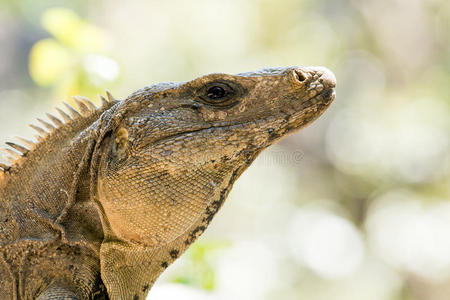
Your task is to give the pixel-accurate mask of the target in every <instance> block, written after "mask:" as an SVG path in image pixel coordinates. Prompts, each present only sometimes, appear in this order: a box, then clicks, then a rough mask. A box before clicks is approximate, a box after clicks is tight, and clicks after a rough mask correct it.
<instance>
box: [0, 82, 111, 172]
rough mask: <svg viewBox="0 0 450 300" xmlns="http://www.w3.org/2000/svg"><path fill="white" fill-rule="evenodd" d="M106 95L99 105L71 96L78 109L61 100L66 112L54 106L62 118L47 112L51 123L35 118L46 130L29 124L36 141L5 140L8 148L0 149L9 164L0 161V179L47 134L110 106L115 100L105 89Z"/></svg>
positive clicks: (83, 98) (46, 137)
mask: <svg viewBox="0 0 450 300" xmlns="http://www.w3.org/2000/svg"><path fill="white" fill-rule="evenodd" d="M106 95H107V98H108V100H106V99H105V98H104V97H103V96H100V95H99V98H100V101H101V106H100V107H97V106H96V105H95V104H94V103H92V102H91V101H90V100H89V99H87V98H85V97H81V96H73V97H72V99H73V100H74V101H75V102H76V103H77V105H78V110H77V109H75V108H74V107H72V106H70V105H69V104H67V103H65V102H63V104H64V106H65V107H66V109H67V112H68V113H66V112H65V111H64V110H62V109H60V108H56V110H57V111H58V113H59V114H60V115H61V118H62V120H60V119H59V118H57V117H56V116H54V115H52V114H49V113H47V117H48V119H49V120H50V121H51V122H52V123H53V124H51V123H49V122H47V121H44V120H42V119H40V118H37V120H38V122H39V123H41V124H42V125H43V126H44V127H45V128H46V129H47V130H45V129H43V128H41V127H39V126H36V125H34V124H30V127H31V128H33V129H34V130H36V131H37V133H38V134H37V135H36V139H37V142H33V141H30V140H27V139H24V138H21V137H16V139H17V140H18V141H19V142H20V143H16V142H9V141H8V142H6V145H7V146H9V148H3V149H0V150H2V151H3V152H5V153H6V155H5V156H4V158H6V159H7V160H8V162H9V164H5V163H0V179H1V178H2V177H3V176H4V175H5V174H6V173H8V172H10V171H11V170H12V169H13V168H14V166H15V165H17V164H19V163H20V162H21V160H23V159H26V158H25V157H26V156H27V155H28V154H29V153H30V152H32V151H34V150H35V149H36V148H37V147H38V146H39V145H40V144H43V143H45V142H46V140H47V139H48V136H50V135H52V134H55V133H57V132H58V131H59V130H62V129H63V128H65V127H66V126H73V124H74V122H80V121H83V120H84V119H86V118H89V117H90V116H91V115H92V114H93V113H95V112H97V111H98V110H106V109H108V108H110V107H111V106H112V105H113V104H114V103H116V102H117V100H116V99H115V98H114V97H113V96H112V95H111V93H109V92H108V91H106Z"/></svg>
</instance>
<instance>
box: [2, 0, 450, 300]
mask: <svg viewBox="0 0 450 300" xmlns="http://www.w3.org/2000/svg"><path fill="white" fill-rule="evenodd" d="M0 7H1V9H0V26H2V30H1V31H0V56H1V57H2V58H4V59H3V60H2V64H0V107H1V109H0V125H1V126H0V137H1V138H2V139H6V137H10V136H12V135H13V134H15V133H25V135H27V134H28V132H27V129H26V128H27V126H26V124H27V123H28V122H29V121H30V119H31V118H32V116H35V115H39V114H41V113H42V111H43V110H45V109H46V108H47V107H45V105H47V106H49V105H50V104H51V103H50V102H49V101H48V100H50V99H53V100H55V101H58V100H59V99H60V97H62V96H69V95H74V94H82V95H85V96H89V97H93V96H94V95H95V94H96V93H99V92H103V91H104V90H105V89H107V88H111V87H114V94H115V95H117V94H118V98H123V97H125V96H126V95H128V94H130V92H132V91H134V90H136V89H138V88H142V87H143V86H145V85H148V84H151V83H155V82H163V81H184V80H190V79H192V78H195V77H196V76H199V75H201V74H205V73H210V72H230V73H237V72H242V71H249V70H254V69H258V68H262V67H267V66H286V65H298V64H303V65H325V66H327V67H329V68H330V69H331V70H332V71H333V72H334V73H335V74H336V77H337V81H338V84H337V98H336V100H335V103H333V105H332V106H331V107H330V109H329V110H328V111H327V112H325V114H324V115H323V116H322V117H321V118H320V119H319V120H317V121H316V122H314V123H313V124H312V125H311V126H309V127H308V128H306V129H304V130H302V131H301V132H300V133H298V134H294V135H292V136H290V137H288V138H286V139H284V140H283V141H281V142H280V143H279V144H278V145H276V146H275V147H271V148H270V149H268V150H266V151H264V152H263V154H262V155H261V156H260V157H259V158H258V159H257V160H256V161H255V163H254V164H253V165H252V166H251V167H250V168H249V169H248V171H246V172H245V173H244V174H243V176H242V177H241V178H240V179H239V180H238V182H237V183H236V185H235V187H234V188H233V190H232V192H231V194H230V197H229V200H227V203H226V204H225V206H224V207H223V209H222V210H221V212H220V213H219V214H218V215H217V216H216V217H215V220H214V222H213V223H212V225H211V226H210V228H208V230H207V232H206V233H205V234H204V235H203V236H202V238H201V239H200V241H199V242H197V243H195V244H194V245H193V246H192V247H191V248H190V249H189V251H188V252H187V253H186V255H183V256H182V257H181V258H180V259H179V260H177V262H176V263H175V264H174V265H172V266H171V267H169V269H168V270H167V272H164V273H163V277H162V278H161V279H160V280H159V281H158V283H157V284H156V285H155V287H154V288H153V290H152V292H154V291H155V292H157V291H158V289H159V291H165V292H166V293H168V294H164V296H160V297H157V296H155V297H154V298H151V297H152V296H151V297H150V299H178V298H183V299H196V300H198V299H202V300H203V299H211V300H212V299H236V300H240V299H245V300H249V299H286V300H294V299H314V300H316V299H319V300H330V299H332V300H448V299H449V296H448V295H450V205H448V204H449V199H450V184H449V182H450V166H449V164H450V136H449V132H450V118H449V117H448V116H449V115H450V85H449V82H450V47H449V45H450V35H449V34H448V33H449V32H450V23H449V20H450V1H447V0H395V1H388V0H363V1H362V0H336V1H332V0H284V1H277V0H248V1H241V0H229V1H221V0H192V1H189V2H186V1H184V0H171V1H162V0H151V1H144V0H132V1H127V2H124V1H109V0H108V1H106V0H100V1H69V0H43V1H33V0H0ZM119 66H120V67H119ZM46 100H47V101H46ZM44 107H45V108H44ZM11 116H15V117H14V118H12V117H11ZM28 135H31V133H29V134H28ZM274 149H276V151H273V150H274ZM299 150H300V151H301V153H303V156H302V158H301V160H296V159H294V157H295V153H298V152H299ZM220 238H225V239H226V241H227V242H224V244H223V243H222V242H216V241H217V240H218V239H220ZM168 282H169V283H171V284H168ZM174 282H175V283H179V284H173V283H174ZM174 286H176V287H178V288H180V287H182V288H183V289H182V290H181V291H179V294H170V293H175V292H176V291H177V289H176V288H175V287H174ZM188 287H195V289H189V288H188ZM199 290H208V291H209V293H206V294H204V293H200V294H199V292H198V291H199Z"/></svg>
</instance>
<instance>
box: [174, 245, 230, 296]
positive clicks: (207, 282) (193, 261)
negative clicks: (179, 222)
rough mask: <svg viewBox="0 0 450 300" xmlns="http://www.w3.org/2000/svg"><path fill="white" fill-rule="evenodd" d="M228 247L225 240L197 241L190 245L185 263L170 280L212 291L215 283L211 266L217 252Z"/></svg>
mask: <svg viewBox="0 0 450 300" xmlns="http://www.w3.org/2000/svg"><path fill="white" fill-rule="evenodd" d="M227 247H230V242H227V241H212V240H209V241H199V242H197V243H195V244H193V245H192V247H190V248H189V249H188V250H187V251H186V253H185V254H184V255H185V256H186V261H187V263H186V264H185V265H184V266H183V267H182V269H181V270H179V273H178V274H174V276H173V277H172V279H171V281H172V282H175V283H181V284H186V285H191V286H195V287H198V288H202V289H205V290H207V291H212V290H214V288H215V285H216V284H217V282H216V278H215V275H214V268H213V266H212V263H213V259H214V258H216V257H217V252H218V251H221V250H224V249H226V248H227Z"/></svg>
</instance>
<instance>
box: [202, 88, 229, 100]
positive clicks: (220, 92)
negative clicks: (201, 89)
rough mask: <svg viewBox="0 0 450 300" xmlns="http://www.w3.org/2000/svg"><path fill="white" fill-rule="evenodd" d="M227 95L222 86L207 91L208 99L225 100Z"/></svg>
mask: <svg viewBox="0 0 450 300" xmlns="http://www.w3.org/2000/svg"><path fill="white" fill-rule="evenodd" d="M225 94H226V92H225V89H224V88H222V87H220V86H213V87H211V88H209V89H208V91H207V96H208V98H209V99H213V100H215V99H220V98H223V97H225Z"/></svg>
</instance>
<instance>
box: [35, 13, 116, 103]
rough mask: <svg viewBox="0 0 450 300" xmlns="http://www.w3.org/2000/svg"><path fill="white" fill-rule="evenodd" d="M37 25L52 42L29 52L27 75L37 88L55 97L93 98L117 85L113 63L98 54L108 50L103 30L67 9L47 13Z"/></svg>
mask: <svg viewBox="0 0 450 300" xmlns="http://www.w3.org/2000/svg"><path fill="white" fill-rule="evenodd" d="M41 24H42V26H43V27H44V28H45V29H46V30H47V31H48V32H49V33H51V34H52V35H53V38H46V39H42V40H40V41H38V42H37V43H35V44H34V46H33V47H32V48H31V51H30V64H29V68H30V75H31V77H32V79H33V80H34V81H35V82H36V83H37V84H38V85H40V86H44V87H47V86H49V87H52V88H53V89H54V90H55V93H56V95H57V96H59V97H62V96H66V95H78V94H84V95H86V96H88V97H92V98H94V97H93V96H95V95H96V94H98V93H100V92H103V91H104V90H105V89H106V88H107V87H109V86H111V84H112V83H114V82H115V81H117V79H118V77H119V66H118V64H117V62H115V61H114V60H113V59H111V58H109V57H107V56H105V55H103V54H100V53H104V52H106V50H107V49H108V48H109V47H108V44H109V41H108V36H107V34H106V33H105V32H104V31H103V30H101V29H100V28H98V27H96V26H94V25H92V24H90V23H88V22H87V21H85V20H83V19H81V18H80V17H79V16H78V15H77V14H76V13H75V12H74V11H72V10H70V9H67V8H50V9H47V10H46V11H44V12H43V14H42V16H41ZM94 99H95V98H94Z"/></svg>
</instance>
